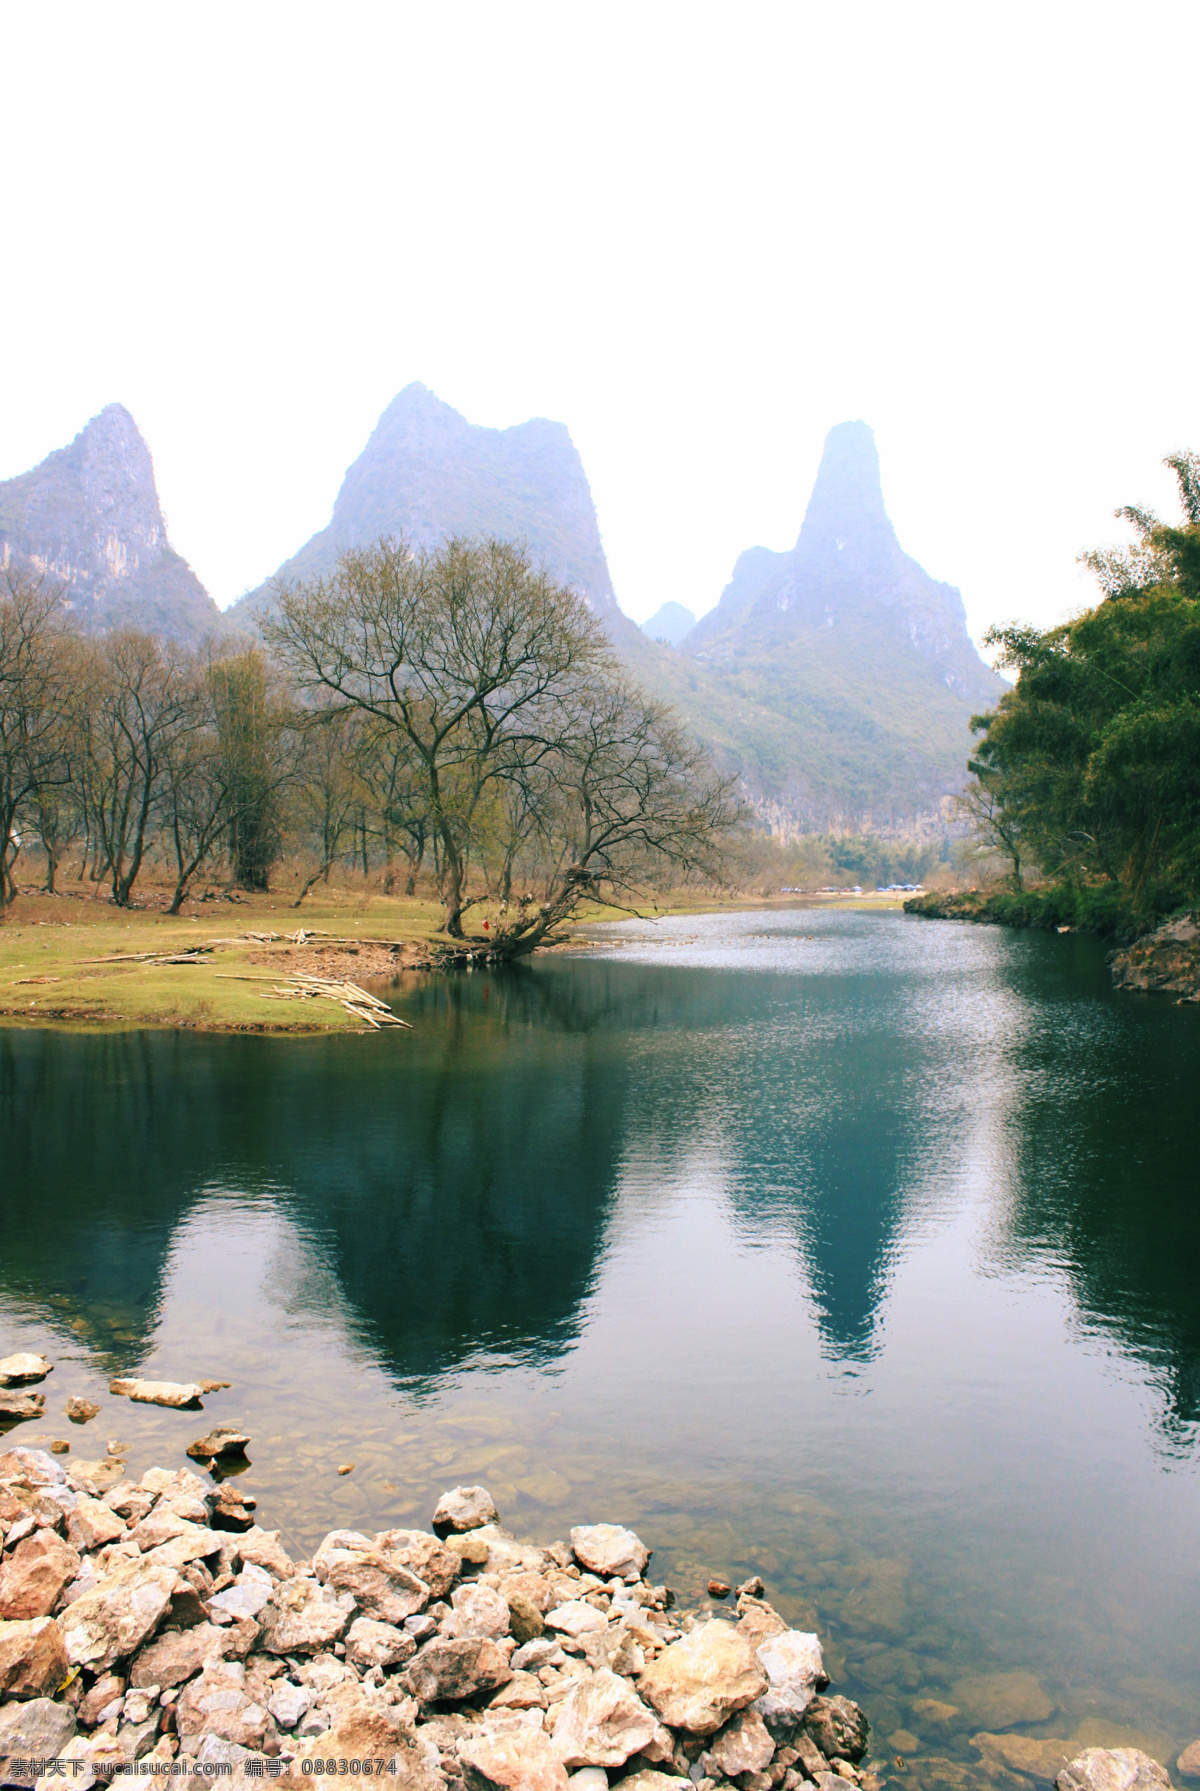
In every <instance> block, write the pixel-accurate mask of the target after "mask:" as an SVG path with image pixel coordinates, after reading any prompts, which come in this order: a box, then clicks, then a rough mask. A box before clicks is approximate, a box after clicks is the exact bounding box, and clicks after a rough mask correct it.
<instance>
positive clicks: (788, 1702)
mask: <svg viewBox="0 0 1200 1791" xmlns="http://www.w3.org/2000/svg"><path fill="white" fill-rule="evenodd" d="M756 1652H757V1654H758V1659H759V1664H760V1666H762V1667H763V1668H765V1670H766V1674H767V1678H768V1679H769V1680H770V1684H769V1685H768V1687H767V1689H766V1691H765V1692H764V1693H763V1695H762V1697H761V1698H759V1700H758V1702H757V1703H756V1705H755V1709H756V1710H757V1711H758V1713H759V1715H760V1716H762V1717H765V1718H767V1719H768V1720H770V1719H771V1718H773V1717H777V1718H786V1719H789V1720H790V1721H791V1722H792V1723H795V1722H798V1721H799V1719H800V1718H801V1717H802V1716H803V1715H804V1712H805V1711H806V1710H807V1709H808V1707H809V1705H810V1704H811V1703H812V1701H813V1698H814V1697H815V1695H816V1690H817V1686H818V1684H821V1685H824V1684H827V1683H828V1681H827V1680H826V1678H825V1666H824V1662H823V1661H822V1659H821V1644H820V1642H819V1641H818V1639H817V1637H816V1636H815V1635H809V1634H806V1633H805V1632H804V1631H803V1630H799V1629H785V1630H784V1631H783V1633H782V1634H781V1635H771V1636H768V1637H767V1638H766V1640H765V1641H762V1642H759V1644H758V1646H757V1649H756Z"/></svg>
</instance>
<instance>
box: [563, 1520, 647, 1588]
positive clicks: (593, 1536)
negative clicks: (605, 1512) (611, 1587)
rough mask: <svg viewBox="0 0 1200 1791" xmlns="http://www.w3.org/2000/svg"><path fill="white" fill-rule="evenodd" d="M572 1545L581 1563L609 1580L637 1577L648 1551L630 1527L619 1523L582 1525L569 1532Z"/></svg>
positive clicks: (644, 1564)
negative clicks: (626, 1528)
mask: <svg viewBox="0 0 1200 1791" xmlns="http://www.w3.org/2000/svg"><path fill="white" fill-rule="evenodd" d="M571 1547H572V1549H573V1550H574V1554H575V1559H576V1560H577V1561H578V1562H579V1564H580V1566H582V1567H586V1568H587V1569H588V1572H589V1573H598V1574H601V1575H602V1576H603V1577H604V1578H605V1579H611V1578H612V1577H613V1575H614V1574H620V1576H621V1578H622V1579H627V1580H636V1579H640V1578H641V1576H642V1574H643V1573H644V1572H645V1571H646V1563H647V1561H649V1559H650V1550H649V1549H648V1548H647V1547H646V1545H645V1543H644V1542H643V1541H642V1540H641V1538H640V1537H638V1536H635V1535H634V1533H633V1531H632V1530H625V1529H622V1527H621V1526H620V1525H619V1524H585V1525H581V1526H579V1527H578V1528H576V1529H574V1530H572V1531H571Z"/></svg>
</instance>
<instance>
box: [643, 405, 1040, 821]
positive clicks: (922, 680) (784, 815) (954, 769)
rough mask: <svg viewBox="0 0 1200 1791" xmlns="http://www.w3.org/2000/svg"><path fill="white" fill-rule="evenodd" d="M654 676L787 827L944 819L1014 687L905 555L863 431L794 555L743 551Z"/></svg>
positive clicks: (842, 456) (820, 496)
mask: <svg viewBox="0 0 1200 1791" xmlns="http://www.w3.org/2000/svg"><path fill="white" fill-rule="evenodd" d="M643 675H644V676H647V679H648V681H649V682H652V683H653V684H654V686H655V688H657V689H658V690H659V691H660V693H661V694H662V695H663V696H664V697H666V698H668V700H670V701H672V702H673V703H674V704H675V705H676V707H678V708H679V709H680V711H681V713H683V714H685V715H688V716H690V717H692V718H693V723H694V725H695V726H696V727H698V728H699V729H701V730H702V731H703V732H704V733H705V734H706V736H707V738H708V740H709V742H710V744H711V746H712V747H713V749H714V751H715V752H716V754H717V756H718V758H719V760H720V761H721V762H722V763H723V764H724V765H726V766H727V767H729V768H730V769H733V770H736V771H737V773H738V774H739V776H740V777H741V778H742V780H743V782H744V784H745V786H746V788H747V790H748V792H749V793H750V795H751V796H752V798H753V800H754V802H755V804H756V806H757V807H758V809H759V811H760V813H761V814H762V815H763V816H764V818H766V819H769V820H770V821H772V822H773V823H774V824H776V825H778V826H779V827H781V828H782V829H783V830H784V831H787V830H790V829H791V828H793V827H797V826H799V827H816V828H823V827H828V826H861V825H873V826H877V827H878V826H895V825H900V824H902V823H903V822H904V821H906V820H907V819H909V818H911V817H912V816H914V815H917V814H921V813H926V814H927V813H930V812H932V811H933V810H935V809H936V807H937V805H938V802H939V800H940V798H941V797H942V796H943V795H945V794H946V793H948V792H950V791H952V790H954V789H956V788H957V787H959V786H960V785H961V784H962V783H963V782H964V780H965V776H966V759H967V756H968V753H969V751H970V746H971V735H970V732H969V725H968V724H969V720H970V717H971V715H972V714H973V713H975V712H977V711H979V710H981V709H984V708H986V707H987V706H988V705H989V704H991V703H994V702H995V701H996V698H997V697H998V696H999V695H1000V693H1001V692H1002V691H1003V690H1004V688H1005V686H1004V684H1003V683H1002V681H1001V680H1000V679H999V678H998V677H997V675H996V674H995V672H993V671H992V670H991V668H990V667H989V666H987V665H986V664H985V662H984V661H983V660H982V659H981V658H980V656H979V653H978V652H977V651H976V648H975V646H974V643H973V642H972V640H971V637H970V635H969V634H968V632H967V622H966V612H965V610H964V608H963V601H962V597H961V594H960V593H959V591H958V590H957V589H955V587H954V586H953V585H947V584H941V583H939V582H938V581H937V580H936V579H933V578H931V577H930V576H929V574H928V573H927V572H925V571H924V569H923V568H922V567H921V566H919V565H918V564H917V562H916V561H915V560H914V559H912V558H910V556H909V555H908V554H906V553H905V552H904V551H903V549H902V548H901V546H900V543H899V541H898V540H897V538H896V531H895V529H894V528H893V526H892V523H891V521H890V519H889V517H888V514H887V511H886V508H885V507H884V501H883V490H882V486H881V483H880V473H879V456H878V453H877V451H876V448H875V439H874V436H873V435H872V433H871V431H870V429H869V428H868V427H867V425H866V424H865V423H861V422H854V423H839V424H838V425H837V426H836V428H834V429H832V430H830V432H829V435H828V437H827V439H826V443H825V451H824V454H823V456H822V459H821V465H820V469H819V471H818V473H817V480H816V484H815V485H814V487H813V492H812V496H811V497H810V499H809V503H808V508H807V511H806V512H805V516H804V522H803V525H802V527H801V530H800V535H799V538H798V540H797V542H796V545H795V547H793V548H792V549H791V550H790V551H788V552H784V553H776V552H773V551H771V550H770V549H769V548H765V547H753V548H750V549H749V550H748V551H747V552H745V553H743V554H742V555H741V556H740V558H739V559H738V562H737V565H736V566H735V568H734V573H733V577H732V579H731V580H730V582H729V584H728V585H727V586H726V587H725V590H724V592H723V593H722V595H721V598H720V601H719V602H718V604H717V605H716V607H715V609H712V610H710V611H709V613H708V614H707V615H706V616H703V617H702V618H701V620H700V621H699V622H698V623H697V624H696V626H695V628H693V629H692V630H691V632H690V633H689V634H688V635H687V636H686V637H685V638H684V640H683V642H682V644H681V651H680V652H678V653H675V654H664V655H663V656H662V662H661V665H660V666H659V667H657V668H654V669H648V670H647V672H645V673H643Z"/></svg>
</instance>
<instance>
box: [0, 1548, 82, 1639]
mask: <svg viewBox="0 0 1200 1791" xmlns="http://www.w3.org/2000/svg"><path fill="white" fill-rule="evenodd" d="M80 1565H81V1561H80V1556H79V1553H78V1551H77V1550H75V1549H73V1548H72V1547H71V1545H70V1543H69V1542H64V1541H63V1539H62V1537H61V1536H59V1535H57V1534H56V1533H55V1532H54V1531H53V1530H50V1529H45V1530H36V1531H35V1532H34V1534H33V1535H32V1536H26V1537H25V1539H24V1541H23V1542H18V1544H17V1546H16V1548H14V1549H13V1551H12V1553H11V1554H10V1555H8V1556H7V1558H6V1559H5V1562H4V1565H3V1567H0V1617H7V1618H10V1619H14V1618H21V1617H48V1616H49V1615H50V1613H51V1611H52V1610H53V1609H54V1607H55V1605H56V1604H57V1603H58V1601H59V1598H60V1597H61V1596H62V1593H63V1590H64V1588H65V1587H66V1586H68V1585H70V1583H71V1581H72V1580H73V1579H74V1578H75V1576H76V1574H77V1573H78V1572H79V1569H80Z"/></svg>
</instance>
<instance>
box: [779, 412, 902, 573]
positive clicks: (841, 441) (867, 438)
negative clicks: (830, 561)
mask: <svg viewBox="0 0 1200 1791" xmlns="http://www.w3.org/2000/svg"><path fill="white" fill-rule="evenodd" d="M864 532H867V533H868V534H870V535H877V534H883V535H886V536H887V538H888V539H889V540H891V541H895V539H896V531H895V530H894V529H893V527H892V524H891V519H890V518H889V516H888V513H887V510H886V509H885V508H884V502H883V483H882V480H881V479H880V475H879V450H878V448H877V447H876V446H875V436H874V433H873V432H872V431H871V430H870V429H869V428H868V426H867V425H866V424H865V423H861V422H856V423H835V424H834V426H833V428H832V429H831V430H830V431H829V434H828V435H827V436H826V437H825V449H824V452H823V453H822V455H821V464H820V466H819V467H818V468H817V477H816V482H815V484H814V485H813V488H812V496H811V497H810V498H809V500H808V508H807V510H806V511H805V513H804V522H803V524H802V526H801V529H800V535H799V538H798V540H797V542H796V546H797V548H798V549H799V548H802V547H804V546H806V545H810V546H811V547H813V548H828V547H830V546H832V547H833V549H834V551H835V552H836V551H842V550H844V548H845V547H846V546H848V545H849V544H850V540H851V538H852V537H857V538H859V539H861V538H862V536H863V534H864ZM839 541H840V542H841V543H842V549H839V548H838V542H839Z"/></svg>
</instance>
